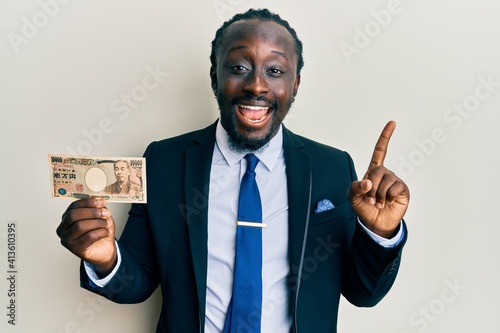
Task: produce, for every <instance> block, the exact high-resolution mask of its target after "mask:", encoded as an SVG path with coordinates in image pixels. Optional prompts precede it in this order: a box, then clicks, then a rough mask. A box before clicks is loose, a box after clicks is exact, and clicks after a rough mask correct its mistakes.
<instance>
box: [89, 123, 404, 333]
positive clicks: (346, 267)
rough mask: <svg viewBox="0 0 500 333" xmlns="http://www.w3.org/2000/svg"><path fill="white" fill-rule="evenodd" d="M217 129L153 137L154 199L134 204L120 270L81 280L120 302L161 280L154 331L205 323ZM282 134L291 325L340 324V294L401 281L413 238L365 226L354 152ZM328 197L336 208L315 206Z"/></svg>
mask: <svg viewBox="0 0 500 333" xmlns="http://www.w3.org/2000/svg"><path fill="white" fill-rule="evenodd" d="M215 128H216V126H215V125H211V126H209V127H207V128H205V129H203V130H199V131H196V132H192V133H188V134H184V135H182V136H178V137H175V138H171V139H167V140H163V141H159V142H154V143H152V144H150V145H149V147H148V148H147V150H146V152H145V157H146V159H147V177H148V179H147V180H148V187H147V190H148V203H147V204H133V205H132V208H131V210H130V212H129V219H128V221H127V224H126V226H125V229H124V231H123V234H122V236H121V238H120V241H119V247H120V251H121V254H122V264H121V266H120V268H119V270H118V273H117V274H116V276H115V277H114V278H113V279H112V280H111V281H110V283H109V284H108V285H107V286H106V287H105V288H96V287H95V286H92V284H91V283H90V282H89V280H88V278H87V277H86V275H85V273H84V271H83V270H82V275H81V277H82V279H81V282H82V286H83V287H84V288H87V289H89V290H92V291H94V292H96V293H99V294H101V295H103V296H105V297H107V298H109V299H111V300H112V301H115V302H118V303H136V302H142V301H144V300H146V299H147V298H148V297H149V296H150V295H151V294H152V293H153V291H154V290H155V289H156V288H157V287H158V285H159V284H161V293H162V297H163V306H162V310H161V314H160V318H159V322H158V328H157V332H175V333H183V332H189V333H193V332H202V331H203V327H204V320H205V291H206V276H207V211H208V199H207V198H208V188H209V183H210V180H209V175H210V167H211V162H212V154H213V149H214V144H215ZM283 135H284V141H283V146H284V154H285V163H286V173H287V182H288V205H289V235H288V237H289V261H290V278H289V288H290V312H291V314H292V317H293V328H292V331H293V332H301V333H307V332H314V333H321V332H329V333H332V332H336V325H337V312H338V304H339V298H340V295H341V294H343V295H344V297H345V298H347V300H349V301H350V302H351V303H353V304H354V305H356V306H373V305H375V304H376V303H378V302H379V301H380V300H381V299H382V298H383V297H384V295H385V294H386V293H387V292H388V291H389V289H390V287H391V286H392V284H393V282H394V279H395V277H396V273H397V270H398V267H399V262H400V257H401V251H402V247H403V244H404V242H405V240H406V237H405V240H404V241H403V242H401V244H400V245H399V246H397V247H395V248H390V249H386V248H383V247H381V246H379V245H378V244H376V243H375V242H374V241H373V240H372V239H371V238H370V237H369V236H368V235H367V234H366V232H365V231H363V230H362V229H360V227H359V225H358V223H357V221H356V216H355V214H354V212H353V210H352V207H351V206H350V204H349V202H348V200H347V197H346V191H347V189H348V187H349V185H350V183H351V182H352V181H353V180H355V179H356V174H355V171H354V166H353V163H352V160H351V158H350V156H349V155H348V154H347V153H345V152H342V151H340V150H337V149H334V148H331V147H328V146H325V145H321V144H319V143H316V142H313V141H311V140H309V139H306V138H303V137H300V136H297V135H295V134H293V133H292V132H290V131H288V130H287V129H284V131H283ZM322 199H329V200H330V201H331V202H332V203H333V204H334V205H335V207H336V208H335V209H333V210H330V211H326V212H323V213H318V214H316V213H314V208H315V207H314V206H315V204H316V203H317V202H318V201H320V200H322ZM405 234H406V233H405ZM263 333H267V332H263Z"/></svg>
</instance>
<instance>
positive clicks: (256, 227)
mask: <svg viewBox="0 0 500 333" xmlns="http://www.w3.org/2000/svg"><path fill="white" fill-rule="evenodd" d="M245 159H246V160H247V170H246V172H245V174H244V175H243V178H242V180H241V185H240V197H239V202H238V222H237V223H238V226H237V230H236V253H235V263H234V282H233V297H232V299H231V302H230V304H229V309H228V313H227V316H226V322H225V325H224V331H223V332H224V333H260V322H261V312H262V205H261V201H260V194H259V188H258V187H257V182H256V181H255V171H254V170H255V167H256V166H257V163H259V159H258V158H257V157H256V156H255V155H253V154H247V155H245Z"/></svg>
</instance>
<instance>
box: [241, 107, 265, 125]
mask: <svg viewBox="0 0 500 333" xmlns="http://www.w3.org/2000/svg"><path fill="white" fill-rule="evenodd" d="M271 110H272V107H269V106H258V105H245V104H237V112H238V114H239V115H240V116H241V118H243V119H244V120H246V121H247V122H249V123H250V124H254V125H259V124H262V123H264V122H265V120H266V119H267V118H269V115H270V114H271Z"/></svg>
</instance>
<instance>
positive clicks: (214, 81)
mask: <svg viewBox="0 0 500 333" xmlns="http://www.w3.org/2000/svg"><path fill="white" fill-rule="evenodd" d="M210 82H211V83H212V91H213V92H214V95H217V71H216V69H215V68H213V67H212V66H211V67H210Z"/></svg>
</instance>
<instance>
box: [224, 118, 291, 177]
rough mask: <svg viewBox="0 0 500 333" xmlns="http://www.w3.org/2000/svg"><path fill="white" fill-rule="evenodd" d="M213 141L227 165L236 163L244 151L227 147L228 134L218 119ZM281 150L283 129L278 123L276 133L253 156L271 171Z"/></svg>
mask: <svg viewBox="0 0 500 333" xmlns="http://www.w3.org/2000/svg"><path fill="white" fill-rule="evenodd" d="M215 141H216V142H217V146H218V147H219V150H220V152H221V153H222V156H224V159H225V160H226V162H227V164H229V166H233V165H235V164H236V163H238V162H239V161H240V160H241V159H242V158H243V157H244V156H245V155H246V153H237V152H235V151H232V150H231V149H229V135H228V134H227V131H226V130H225V129H224V127H222V125H221V123H220V121H218V122H217V129H216V131H215ZM282 150H283V129H282V125H280V127H279V130H278V133H276V135H275V136H274V137H273V138H272V139H271V141H269V143H268V145H267V146H266V147H265V148H264V149H262V150H260V151H259V152H256V153H255V156H257V157H258V158H259V161H260V162H261V163H262V164H263V165H264V166H265V167H266V168H267V169H268V170H269V171H271V170H272V169H273V167H274V165H275V164H276V161H277V160H278V157H279V156H280V154H281V152H282Z"/></svg>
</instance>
